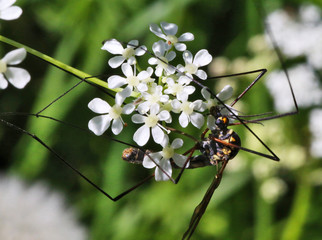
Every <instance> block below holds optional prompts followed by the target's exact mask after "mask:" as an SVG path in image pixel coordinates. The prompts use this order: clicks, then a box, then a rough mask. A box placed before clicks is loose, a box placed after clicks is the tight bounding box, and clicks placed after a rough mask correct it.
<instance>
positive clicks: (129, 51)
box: [122, 47, 135, 59]
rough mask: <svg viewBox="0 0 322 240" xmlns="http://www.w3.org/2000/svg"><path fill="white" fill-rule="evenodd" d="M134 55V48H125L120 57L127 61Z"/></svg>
mask: <svg viewBox="0 0 322 240" xmlns="http://www.w3.org/2000/svg"><path fill="white" fill-rule="evenodd" d="M134 55H135V50H134V48H131V47H129V48H126V49H124V51H123V53H122V56H123V57H124V58H126V59H129V58H130V57H132V56H134Z"/></svg>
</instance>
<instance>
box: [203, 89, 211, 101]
mask: <svg viewBox="0 0 322 240" xmlns="http://www.w3.org/2000/svg"><path fill="white" fill-rule="evenodd" d="M201 94H202V96H203V97H204V99H206V100H210V99H211V94H210V92H209V91H208V90H207V88H203V89H201Z"/></svg>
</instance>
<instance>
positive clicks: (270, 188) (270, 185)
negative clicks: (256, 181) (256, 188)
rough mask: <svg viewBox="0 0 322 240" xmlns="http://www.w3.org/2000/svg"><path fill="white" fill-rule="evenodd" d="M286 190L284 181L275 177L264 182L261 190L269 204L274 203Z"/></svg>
mask: <svg viewBox="0 0 322 240" xmlns="http://www.w3.org/2000/svg"><path fill="white" fill-rule="evenodd" d="M286 190H287V185H286V183H285V182H284V181H283V180H282V179H280V178H277V177H274V178H269V179H267V180H265V181H264V183H263V184H262V186H261V188H260V193H261V195H262V197H263V198H264V199H265V200H266V201H267V202H268V203H274V202H276V201H277V199H278V198H279V197H280V196H282V195H283V194H284V193H285V192H286Z"/></svg>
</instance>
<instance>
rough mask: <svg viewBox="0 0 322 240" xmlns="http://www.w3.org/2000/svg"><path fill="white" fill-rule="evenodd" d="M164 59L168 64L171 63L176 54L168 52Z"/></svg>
mask: <svg viewBox="0 0 322 240" xmlns="http://www.w3.org/2000/svg"><path fill="white" fill-rule="evenodd" d="M166 57H167V59H168V61H169V62H170V61H172V60H173V59H174V58H175V57H176V53H175V52H174V51H171V52H169V53H168V54H167V56H166Z"/></svg>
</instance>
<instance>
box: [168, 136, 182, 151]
mask: <svg viewBox="0 0 322 240" xmlns="http://www.w3.org/2000/svg"><path fill="white" fill-rule="evenodd" d="M182 146H183V140H182V139H181V138H176V139H174V140H173V142H172V143H171V147H172V148H173V149H178V148H181V147H182Z"/></svg>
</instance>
